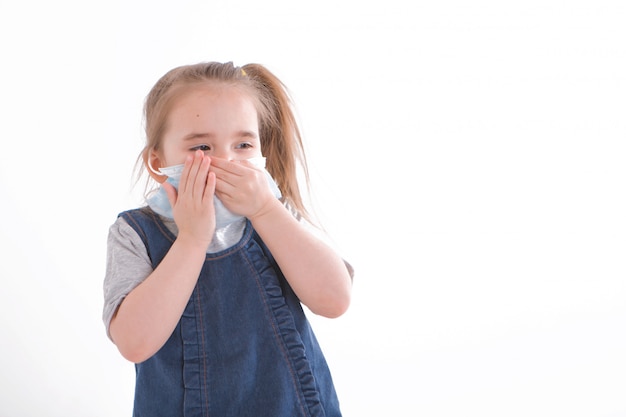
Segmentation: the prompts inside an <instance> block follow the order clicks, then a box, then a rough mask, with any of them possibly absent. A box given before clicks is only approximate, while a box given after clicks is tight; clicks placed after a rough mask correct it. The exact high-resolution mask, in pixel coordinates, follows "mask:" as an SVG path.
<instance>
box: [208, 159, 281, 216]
mask: <svg viewBox="0 0 626 417" xmlns="http://www.w3.org/2000/svg"><path fill="white" fill-rule="evenodd" d="M211 171H212V172H214V173H215V177H216V178H217V183H216V185H215V195H216V196H217V197H218V198H219V199H220V200H221V202H222V203H223V204H224V206H226V208H227V209H228V210H230V211H232V212H233V213H236V214H239V215H241V216H245V217H247V218H248V219H251V218H253V217H255V216H257V215H259V214H261V213H263V212H264V210H265V209H266V208H268V207H270V205H271V203H272V200H275V199H276V198H275V197H274V195H273V194H272V191H271V190H270V187H269V185H268V182H267V177H266V174H265V172H263V171H262V170H260V169H259V168H257V167H255V166H254V165H252V164H251V163H249V162H248V161H245V160H243V161H227V160H225V159H219V158H211Z"/></svg>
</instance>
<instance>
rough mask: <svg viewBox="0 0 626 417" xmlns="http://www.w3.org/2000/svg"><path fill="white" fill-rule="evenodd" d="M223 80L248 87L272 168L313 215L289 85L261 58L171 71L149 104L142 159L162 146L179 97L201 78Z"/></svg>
mask: <svg viewBox="0 0 626 417" xmlns="http://www.w3.org/2000/svg"><path fill="white" fill-rule="evenodd" d="M207 82H210V83H218V84H225V85H230V86H233V87H236V88H242V89H243V90H244V91H246V92H248V93H249V94H250V96H251V97H252V98H253V100H254V102H255V105H256V110H257V114H258V118H259V135H260V140H261V149H262V151H263V155H264V156H265V157H266V163H267V170H268V171H269V173H270V174H271V175H272V177H273V178H274V180H275V181H276V183H277V184H278V187H279V188H280V190H281V193H282V195H283V199H284V202H285V203H287V204H288V205H290V206H292V208H293V209H295V210H296V211H297V212H298V214H299V215H301V216H302V217H304V218H305V219H307V220H310V216H309V213H308V211H307V209H306V207H305V204H304V202H303V199H302V196H301V194H300V188H299V186H298V178H297V173H298V166H299V167H300V168H301V169H302V172H303V175H304V179H305V181H306V186H307V190H308V189H309V173H308V167H307V162H306V157H305V154H304V147H303V144H302V138H301V135H300V129H299V128H298V125H297V122H296V118H295V116H294V112H293V107H292V106H293V105H292V100H291V98H290V95H289V92H288V90H287V88H286V86H285V85H284V84H283V83H282V82H281V81H280V80H279V79H278V78H277V77H276V76H275V75H274V74H272V73H271V72H270V71H269V70H268V69H267V68H265V67H264V66H262V65H260V64H247V65H244V66H243V67H236V66H234V65H233V63H232V62H227V63H220V62H205V63H198V64H194V65H185V66H180V67H177V68H174V69H172V70H170V71H169V72H167V73H166V74H165V75H164V76H163V77H161V79H159V80H158V81H157V83H156V84H155V85H154V87H152V90H151V91H150V93H149V94H148V96H147V97H146V101H145V105H144V123H145V134H146V144H145V147H144V148H143V150H142V151H141V154H140V156H139V159H138V161H137V162H138V163H140V162H141V161H142V162H143V165H144V167H145V166H147V161H148V160H149V157H150V153H151V151H152V150H155V151H159V149H160V148H161V145H162V140H163V134H164V133H165V131H166V129H167V123H168V114H169V112H170V111H171V109H172V105H173V102H174V101H175V100H176V99H177V98H178V97H180V96H182V95H184V94H185V93H186V92H187V91H189V88H193V87H194V86H197V85H198V84H206V83H207Z"/></svg>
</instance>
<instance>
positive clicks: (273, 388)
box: [120, 208, 341, 417]
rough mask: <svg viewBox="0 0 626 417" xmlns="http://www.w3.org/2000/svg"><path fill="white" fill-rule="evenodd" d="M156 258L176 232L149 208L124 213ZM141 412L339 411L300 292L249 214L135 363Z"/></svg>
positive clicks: (259, 415) (271, 414)
mask: <svg viewBox="0 0 626 417" xmlns="http://www.w3.org/2000/svg"><path fill="white" fill-rule="evenodd" d="M120 215H121V216H122V217H123V218H124V219H125V220H126V221H127V222H128V223H129V224H130V225H131V226H132V227H133V229H134V230H136V231H137V233H138V234H139V236H141V238H142V240H143V242H144V243H145V245H146V248H147V250H148V254H149V256H150V259H151V261H152V265H153V267H156V266H157V265H158V264H159V263H160V262H161V260H162V259H163V257H164V256H165V254H166V253H167V251H168V250H169V248H170V246H171V245H172V243H173V242H174V239H175V236H174V235H173V234H172V233H171V232H170V231H169V230H168V229H167V228H166V226H165V225H164V224H163V223H162V222H161V221H160V220H159V218H158V216H156V214H155V213H154V212H153V211H152V210H151V209H149V208H142V209H136V210H130V211H127V212H124V213H121V214H120ZM136 378H137V379H136V387H135V403H134V414H133V415H134V416H135V417H160V416H163V417H176V416H181V417H182V416H184V417H200V416H202V417H221V416H223V417H238V416H254V417H263V416H268V417H297V416H316V417H317V416H327V417H336V416H341V412H340V410H339V402H338V400H337V396H336V393H335V388H334V386H333V382H332V378H331V375H330V371H329V369H328V366H327V364H326V360H325V359H324V355H323V354H322V351H321V349H320V347H319V344H318V342H317V340H316V338H315V335H314V334H313V331H312V329H311V327H310V325H309V322H308V321H307V319H306V316H305V314H304V311H303V310H302V306H301V304H300V301H299V300H298V298H297V297H296V295H295V294H294V292H293V290H292V289H291V287H290V286H289V284H288V283H287V281H286V280H285V277H284V276H283V274H282V273H281V271H280V269H279V268H278V265H277V264H276V262H275V261H274V259H273V257H272V255H271V254H270V252H269V250H268V249H267V247H266V246H265V244H264V243H263V242H262V241H261V238H260V237H259V236H258V235H257V234H256V232H255V231H254V229H253V228H252V226H251V224H250V223H249V222H248V224H247V226H246V229H245V231H244V234H243V237H242V239H241V240H240V241H239V243H237V244H236V245H234V246H233V247H231V248H229V249H226V250H224V251H222V252H219V253H214V254H207V256H206V261H205V263H204V266H203V268H202V272H201V273H200V277H199V279H198V283H197V285H196V287H195V289H194V291H193V294H192V295H191V298H190V299H189V303H188V304H187V307H186V309H185V311H184V313H183V315H182V317H181V319H180V321H179V323H178V325H177V326H176V329H175V330H174V332H173V333H172V335H171V337H170V338H169V340H168V341H167V342H166V343H165V345H164V346H163V347H162V348H161V350H159V351H158V352H157V353H156V354H155V355H154V356H153V357H151V358H150V359H148V360H146V361H145V362H143V363H140V364H137V365H136Z"/></svg>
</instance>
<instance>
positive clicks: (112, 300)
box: [102, 217, 153, 338]
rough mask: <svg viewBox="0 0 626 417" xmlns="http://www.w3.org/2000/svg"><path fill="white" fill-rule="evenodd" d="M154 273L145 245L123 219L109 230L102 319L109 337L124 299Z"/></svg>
mask: <svg viewBox="0 0 626 417" xmlns="http://www.w3.org/2000/svg"><path fill="white" fill-rule="evenodd" d="M152 271H153V268H152V262H151V261H150V257H149V256H148V252H147V250H146V247H145V245H144V244H143V242H142V240H141V238H140V237H139V235H138V234H137V232H135V230H133V228H132V227H130V225H129V224H128V223H127V222H126V221H125V220H124V219H123V218H121V217H118V219H117V220H116V221H115V223H113V225H111V227H110V228H109V235H108V238H107V259H106V272H105V277H104V285H103V290H104V308H103V312H102V320H103V321H104V325H105V327H106V332H107V335H108V336H109V338H111V335H110V333H109V326H110V324H111V319H112V318H113V316H114V315H115V313H116V312H117V309H118V307H119V306H120V304H121V303H122V301H123V300H124V298H125V297H126V296H127V295H128V294H129V293H130V292H131V291H132V290H133V289H135V287H137V286H138V285H139V284H141V283H142V282H143V281H144V280H145V279H146V278H147V277H148V275H150V274H151V273H152Z"/></svg>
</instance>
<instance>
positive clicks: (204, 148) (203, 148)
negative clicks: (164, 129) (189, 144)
mask: <svg viewBox="0 0 626 417" xmlns="http://www.w3.org/2000/svg"><path fill="white" fill-rule="evenodd" d="M190 150H192V151H194V152H195V151H203V152H206V151H210V150H211V148H210V147H209V145H196V146H194V147H193V148H191V149H190Z"/></svg>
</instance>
